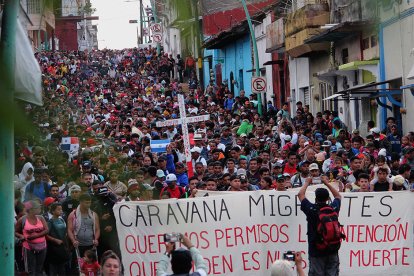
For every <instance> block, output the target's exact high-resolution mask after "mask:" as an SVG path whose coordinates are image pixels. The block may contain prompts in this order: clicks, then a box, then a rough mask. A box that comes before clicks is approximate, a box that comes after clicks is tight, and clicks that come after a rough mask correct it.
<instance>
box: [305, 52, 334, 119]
mask: <svg viewBox="0 0 414 276" xmlns="http://www.w3.org/2000/svg"><path fill="white" fill-rule="evenodd" d="M309 63H310V64H311V66H310V68H309V79H310V86H311V87H313V93H312V94H311V96H310V97H311V101H310V111H311V112H312V114H316V113H317V112H319V111H322V110H321V107H322V106H321V103H322V100H323V96H322V95H321V91H320V85H319V84H320V83H324V82H323V81H322V80H320V79H318V78H317V77H315V75H316V73H318V72H321V71H324V70H328V68H329V66H330V65H329V54H328V53H321V54H318V55H315V56H312V57H311V58H310V61H309ZM315 98H319V99H315Z"/></svg>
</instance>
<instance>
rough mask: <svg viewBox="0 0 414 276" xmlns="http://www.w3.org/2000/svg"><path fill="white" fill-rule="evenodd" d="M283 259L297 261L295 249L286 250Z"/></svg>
mask: <svg viewBox="0 0 414 276" xmlns="http://www.w3.org/2000/svg"><path fill="white" fill-rule="evenodd" d="M283 259H284V260H287V261H291V262H294V261H295V251H286V252H285V253H283Z"/></svg>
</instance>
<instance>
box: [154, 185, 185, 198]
mask: <svg viewBox="0 0 414 276" xmlns="http://www.w3.org/2000/svg"><path fill="white" fill-rule="evenodd" d="M165 191H167V192H168V193H169V194H170V198H181V196H182V195H183V194H184V193H185V190H184V188H183V187H180V186H178V185H176V186H175V188H174V189H171V188H170V187H165V188H163V189H162V190H161V193H160V196H162V194H163V193H164V192H165Z"/></svg>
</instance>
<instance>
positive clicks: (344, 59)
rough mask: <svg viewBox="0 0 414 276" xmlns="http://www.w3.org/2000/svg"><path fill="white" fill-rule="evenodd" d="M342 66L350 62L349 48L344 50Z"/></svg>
mask: <svg viewBox="0 0 414 276" xmlns="http://www.w3.org/2000/svg"><path fill="white" fill-rule="evenodd" d="M341 57H342V64H346V63H348V62H349V56H348V48H345V49H342V55H341Z"/></svg>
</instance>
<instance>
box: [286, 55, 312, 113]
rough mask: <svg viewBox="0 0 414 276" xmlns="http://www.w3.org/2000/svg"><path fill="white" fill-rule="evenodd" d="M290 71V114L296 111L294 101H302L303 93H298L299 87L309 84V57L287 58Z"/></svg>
mask: <svg viewBox="0 0 414 276" xmlns="http://www.w3.org/2000/svg"><path fill="white" fill-rule="evenodd" d="M289 72H290V78H289V79H290V95H291V102H290V108H291V110H292V116H293V115H295V112H296V102H298V101H302V102H303V101H304V97H303V94H302V93H300V89H301V88H306V87H309V86H310V82H309V59H308V58H289ZM309 89H310V88H309Z"/></svg>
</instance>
